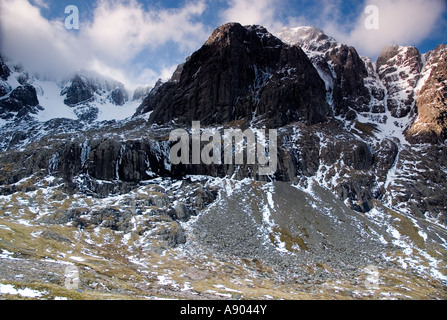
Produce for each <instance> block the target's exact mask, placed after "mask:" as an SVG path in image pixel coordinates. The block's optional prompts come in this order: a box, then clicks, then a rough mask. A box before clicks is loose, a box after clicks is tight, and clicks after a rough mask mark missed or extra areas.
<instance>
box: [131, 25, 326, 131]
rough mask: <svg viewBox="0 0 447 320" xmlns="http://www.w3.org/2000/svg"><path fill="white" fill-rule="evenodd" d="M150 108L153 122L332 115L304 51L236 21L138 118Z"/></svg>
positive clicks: (279, 121) (278, 120) (275, 120)
mask: <svg viewBox="0 0 447 320" xmlns="http://www.w3.org/2000/svg"><path fill="white" fill-rule="evenodd" d="M177 79H178V80H177ZM151 110H153V111H154V112H153V114H152V115H151V118H150V121H151V122H155V123H167V122H169V121H171V120H172V119H178V121H179V122H180V123H190V121H192V120H200V121H201V123H203V124H212V123H226V122H230V121H233V120H241V119H245V120H250V119H251V118H252V115H253V113H255V114H256V115H260V116H264V117H265V118H268V119H269V120H271V122H272V124H274V125H276V126H281V125H284V124H286V123H290V122H292V121H302V122H305V123H309V124H312V123H319V122H322V121H324V120H325V119H326V116H327V115H328V114H330V108H329V106H328V105H327V103H326V100H325V95H324V82H323V81H322V80H321V79H320V77H319V76H318V73H317V72H316V70H315V69H314V68H313V66H312V64H311V63H310V61H309V59H308V58H307V56H306V55H305V54H304V52H303V51H302V50H301V49H299V48H297V47H290V46H288V45H285V44H284V43H282V42H281V41H280V40H279V39H277V38H275V37H274V36H272V35H271V34H270V33H268V32H267V31H266V30H265V29H264V28H262V27H258V26H251V27H242V26H241V25H240V24H236V23H231V24H226V25H224V26H221V27H219V28H218V29H216V30H215V31H214V32H213V34H212V35H211V37H210V38H209V39H208V41H207V42H206V43H205V44H204V45H203V47H202V48H201V49H199V50H198V51H197V52H195V53H194V54H193V55H192V56H191V58H190V59H189V60H188V61H187V62H186V63H185V64H184V65H183V67H182V71H181V76H180V77H178V76H177V77H176V81H171V82H168V83H165V84H163V85H162V86H161V87H160V88H158V90H157V92H156V93H155V94H150V95H149V96H148V97H147V98H146V99H145V100H144V101H143V103H142V105H141V106H140V108H139V109H138V111H137V115H139V114H143V113H146V112H149V111H151Z"/></svg>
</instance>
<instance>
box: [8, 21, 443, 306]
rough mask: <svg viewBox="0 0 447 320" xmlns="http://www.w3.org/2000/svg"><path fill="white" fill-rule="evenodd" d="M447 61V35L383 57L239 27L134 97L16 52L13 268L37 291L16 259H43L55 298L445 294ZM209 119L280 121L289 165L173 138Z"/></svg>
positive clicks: (40, 280) (215, 125)
mask: <svg viewBox="0 0 447 320" xmlns="http://www.w3.org/2000/svg"><path fill="white" fill-rule="evenodd" d="M446 61H447V53H446V46H445V45H440V46H438V47H437V48H436V49H435V50H433V51H431V52H428V53H425V54H421V53H420V52H419V51H418V50H417V49H416V48H412V47H400V46H390V47H387V48H385V49H384V50H383V52H382V53H381V55H380V56H379V58H378V59H377V61H376V62H372V61H371V60H370V59H369V58H367V57H362V56H360V55H359V54H358V53H357V51H356V49H355V48H354V47H351V46H348V45H344V44H340V43H338V42H337V41H336V40H335V39H333V38H331V37H329V36H327V35H325V34H324V32H323V31H321V30H318V29H316V28H313V27H298V28H286V29H283V30H281V31H280V32H279V33H278V34H276V36H275V35H273V34H271V33H270V32H268V31H267V30H266V29H265V28H264V27H262V26H257V25H254V26H242V25H240V24H238V23H228V24H224V25H222V26H220V27H218V28H217V29H216V30H215V31H214V32H213V33H212V34H211V36H210V37H209V39H208V40H207V41H206V42H205V43H204V44H203V46H202V47H201V48H200V49H199V50H197V51H196V52H194V53H193V54H192V55H191V56H190V57H188V58H187V59H186V60H185V62H184V63H182V64H181V65H179V66H178V68H177V70H176V71H175V72H174V74H173V76H172V78H171V79H170V80H169V81H166V82H162V81H158V82H157V83H156V84H155V86H154V87H153V88H150V87H140V88H138V89H137V90H135V92H134V94H133V99H132V100H131V101H129V100H130V99H129V97H130V95H129V94H127V93H126V91H125V89H124V87H123V86H122V85H121V84H120V83H118V82H116V81H113V80H111V79H105V78H103V77H99V76H96V75H92V74H87V73H85V72H84V73H79V74H77V75H74V76H73V78H72V79H70V80H63V81H59V82H54V81H47V80H41V79H39V77H36V76H30V75H28V74H27V73H26V71H24V70H23V69H21V68H20V67H17V66H12V65H10V64H8V61H6V59H4V58H2V59H1V68H0V71H1V74H0V78H1V80H0V88H1V89H0V90H2V91H0V92H1V94H2V97H1V98H0V112H1V113H0V114H1V119H2V120H1V121H2V122H0V125H1V128H0V148H1V152H0V194H1V196H0V206H1V208H3V209H2V211H1V214H2V215H1V216H0V235H1V241H0V249H1V250H2V252H1V253H0V258H1V259H2V264H0V275H1V276H2V277H3V280H2V281H3V283H6V284H7V285H10V286H13V285H17V281H18V282H19V284H20V285H21V286H22V287H23V286H28V287H29V286H30V285H31V284H30V283H31V281H30V278H31V275H30V274H29V272H27V271H26V270H24V269H25V268H24V267H21V269H20V270H22V271H21V272H22V280H21V282H20V281H19V280H15V277H14V274H13V272H11V270H14V268H19V265H21V266H27V267H29V268H30V269H31V268H35V266H36V265H40V266H42V267H41V268H43V269H44V270H45V271H42V272H41V273H37V275H34V278H33V283H34V285H33V287H32V288H33V290H35V291H36V293H35V294H36V295H38V296H39V297H42V298H54V297H60V296H62V297H68V298H75V299H78V298H82V297H90V298H91V297H94V298H105V297H109V298H110V297H118V298H122V297H124V298H128V297H137V298H145V297H148V296H149V297H151V298H154V297H169V298H172V297H175V298H192V299H196V298H197V299H199V298H211V299H215V298H249V299H251V298H257V299H259V298H263V299H264V298H274V299H299V298H305V299H306V298H311V299H312V298H321V297H323V298H337V299H338V298H339V299H345V298H349V299H352V298H354V299H364V298H397V299H406V298H416V299H419V298H427V299H436V298H437V299H439V298H441V299H442V298H445V296H446V290H445V284H446V281H447V274H446V270H447V269H446V264H445V256H446V253H447V246H446V243H447V229H446V225H447V199H446V198H445V197H444V194H445V192H446V191H447V182H446V181H447V170H446V168H447V157H446V156H445V155H446V154H447V153H446V151H447V150H446V149H447V148H446V144H445V132H446V126H445V124H446V123H445V112H446V110H447V109H446V108H447V106H446V102H445V94H446V82H445V81H446V80H445V79H446V78H445V76H446V72H447V71H446V70H447V65H446ZM50 88H51V89H50ZM114 110H119V111H120V118H119V119H117V120H116V121H113V120H112V119H113V116H114V115H115V113H114ZM50 111H51V112H52V113H53V115H51V114H50V113H49V112H50ZM46 112H48V113H46ZM56 112H57V113H56ZM109 112H110V116H109V118H108V119H107V120H108V121H102V120H106V119H104V117H105V114H106V113H107V114H109ZM64 113H65V115H66V116H64ZM56 115H57V116H56ZM59 115H60V117H59ZM193 121H200V125H201V131H200V133H202V141H201V142H199V147H200V149H201V150H202V148H203V149H204V150H206V147H207V146H208V145H207V144H206V142H209V140H208V141H206V139H204V138H203V137H204V136H206V135H204V134H210V135H211V136H212V137H213V143H214V142H215V141H214V139H217V137H219V136H220V137H223V138H225V137H226V136H227V135H230V136H231V134H234V133H237V132H239V131H238V130H247V129H250V130H251V131H252V132H255V133H256V134H259V133H260V132H263V130H267V131H269V129H275V130H276V131H275V132H276V134H275V135H273V134H272V131H269V134H268V138H269V144H270V145H271V144H272V143H273V142H272V141H271V140H270V139H273V137H274V136H276V144H275V145H276V147H277V148H276V157H277V166H276V171H274V172H273V173H272V174H269V175H260V174H259V173H258V172H259V171H258V169H259V167H261V164H260V163H248V161H246V162H244V163H243V164H236V163H223V164H222V163H221V162H217V161H216V162H214V163H211V164H206V165H205V164H204V163H202V164H194V161H191V163H180V164H174V163H173V162H172V161H171V157H170V151H171V150H172V148H173V147H174V144H175V141H171V139H169V137H170V136H171V135H172V133H173V132H179V131H174V130H180V132H182V133H186V134H190V135H191V136H193V135H194V133H195V130H194V128H193V127H192V126H193ZM247 139H248V138H247ZM187 141H188V142H187V143H186V145H187V146H191V148H194V144H195V143H196V142H195V141H194V138H192V139H191V140H187ZM235 143H236V142H235ZM270 145H269V148H268V150H269V152H268V153H269V156H270V158H269V159H272V158H271V157H272V156H273V155H272V154H271V152H272V150H273V149H270ZM257 148H258V147H257ZM261 150H262V149H261ZM266 150H267V148H264V150H263V151H266ZM218 151H220V153H221V154H222V155H223V154H224V153H225V142H222V141H220V142H218V143H216V144H214V145H213V156H214V155H215V153H217V154H218V153H219V152H218ZM182 152H183V150H182ZM234 152H235V151H233V153H234ZM258 152H259V149H258ZM273 152H274V151H273ZM266 154H267V152H266ZM202 155H203V152H202ZM249 155H250V153H249V151H247V155H246V157H245V158H244V159H247V160H248V158H249ZM187 158H188V159H190V155H187ZM191 158H193V157H191ZM258 160H259V159H258ZM19 262H20V264H19ZM67 264H70V265H75V266H76V267H77V268H78V270H80V274H81V283H80V284H79V286H80V287H81V288H82V293H79V292H73V291H69V290H68V289H67V288H66V287H65V288H64V283H63V281H64V271H63V269H64V268H65V266H66V265H67ZM371 270H373V273H372V274H371V272H372V271H371ZM371 276H375V277H376V278H374V279H373V280H371ZM36 279H37V280H36ZM14 281H16V282H14ZM0 288H2V287H0ZM8 288H9V287H8ZM2 290H3V289H2ZM5 290H6V289H5ZM2 292H3V291H2Z"/></svg>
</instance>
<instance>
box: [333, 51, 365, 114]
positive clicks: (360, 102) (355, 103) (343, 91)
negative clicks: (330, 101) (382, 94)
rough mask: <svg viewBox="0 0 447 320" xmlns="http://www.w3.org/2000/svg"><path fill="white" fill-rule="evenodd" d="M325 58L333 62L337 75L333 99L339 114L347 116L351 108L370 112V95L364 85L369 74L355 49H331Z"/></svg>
mask: <svg viewBox="0 0 447 320" xmlns="http://www.w3.org/2000/svg"><path fill="white" fill-rule="evenodd" d="M325 58H326V59H327V61H331V62H332V65H333V72H334V73H335V75H336V87H335V89H334V95H333V97H334V104H335V106H334V108H335V110H336V111H337V113H340V114H346V113H347V112H348V111H349V108H352V109H354V110H356V111H360V112H362V111H369V110H368V109H369V107H368V105H369V102H370V95H369V91H368V89H367V88H366V87H365V84H364V78H366V77H367V76H368V72H367V70H366V67H365V63H364V62H363V60H362V59H361V58H360V56H359V55H358V53H357V51H356V50H355V48H353V47H348V46H346V45H341V46H338V47H335V48H332V49H330V50H329V51H328V52H327V53H326V55H325Z"/></svg>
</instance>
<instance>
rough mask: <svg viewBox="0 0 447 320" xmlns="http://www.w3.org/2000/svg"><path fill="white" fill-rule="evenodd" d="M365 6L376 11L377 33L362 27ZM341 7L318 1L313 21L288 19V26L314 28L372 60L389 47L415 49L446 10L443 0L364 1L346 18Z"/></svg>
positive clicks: (338, 4)
mask: <svg viewBox="0 0 447 320" xmlns="http://www.w3.org/2000/svg"><path fill="white" fill-rule="evenodd" d="M357 5H358V4H357ZM368 5H375V6H376V7H377V8H378V9H379V29H378V30H368V29H367V28H366V27H365V19H366V18H367V17H368V15H367V14H365V13H364V9H365V8H366V7H367V6H368ZM341 6H342V2H341V1H340V0H335V1H331V0H319V1H317V5H316V7H318V8H320V11H319V12H316V13H315V15H312V18H308V17H306V16H304V15H303V16H298V17H290V18H289V23H290V24H291V25H293V26H298V25H312V26H316V27H318V28H320V29H322V30H323V31H324V32H325V33H326V34H328V35H330V36H333V37H334V38H336V39H337V40H338V41H339V42H342V43H345V44H348V45H352V46H354V47H355V48H356V49H357V50H358V51H359V52H360V53H361V54H362V55H366V56H370V57H372V58H375V57H377V56H378V55H379V54H380V52H381V51H382V49H383V48H384V47H385V46H387V45H389V44H399V45H413V46H417V45H418V44H419V43H420V42H421V41H423V40H424V39H425V38H427V37H428V36H429V35H430V33H431V32H433V31H434V30H435V29H436V27H437V23H438V22H439V18H440V17H441V16H442V13H443V12H444V10H445V8H446V4H445V2H444V1H443V0H366V1H364V2H363V3H362V4H360V5H358V8H359V11H358V12H357V13H358V14H356V15H354V16H352V15H351V16H347V15H346V13H343V12H342V9H341ZM353 11H354V12H356V11H355V10H353Z"/></svg>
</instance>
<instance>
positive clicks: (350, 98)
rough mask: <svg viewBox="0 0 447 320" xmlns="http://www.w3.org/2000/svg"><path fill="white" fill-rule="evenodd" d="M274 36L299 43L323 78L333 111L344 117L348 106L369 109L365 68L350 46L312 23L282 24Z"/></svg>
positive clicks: (358, 109)
mask: <svg viewBox="0 0 447 320" xmlns="http://www.w3.org/2000/svg"><path fill="white" fill-rule="evenodd" d="M278 37H279V38H281V39H283V40H284V41H285V42H286V43H288V44H290V45H294V46H299V47H301V48H302V49H303V50H304V52H306V54H307V55H308V56H309V58H310V60H311V61H312V63H313V65H314V66H315V68H316V69H317V70H318V73H319V75H320V77H321V78H322V79H323V80H324V81H325V84H326V91H327V95H328V97H329V99H328V100H329V101H330V103H331V104H332V107H333V109H334V112H335V115H343V116H345V117H346V116H348V114H349V113H350V110H355V111H359V112H363V111H369V110H370V107H369V105H370V100H371V95H370V92H369V90H368V88H367V87H366V84H365V81H366V78H367V77H368V76H369V74H368V70H367V67H366V65H365V62H364V60H363V59H362V58H361V57H360V56H359V54H358V53H357V51H356V49H355V48H354V47H350V46H347V45H343V44H339V43H337V41H336V40H335V39H333V38H331V37H329V36H327V35H326V34H324V32H323V31H321V30H319V29H317V28H314V27H298V28H292V29H290V28H284V29H282V30H281V31H280V32H279V33H278Z"/></svg>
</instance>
